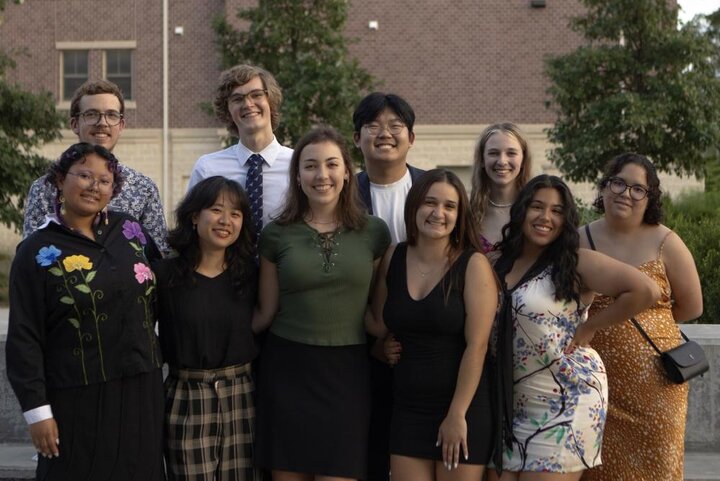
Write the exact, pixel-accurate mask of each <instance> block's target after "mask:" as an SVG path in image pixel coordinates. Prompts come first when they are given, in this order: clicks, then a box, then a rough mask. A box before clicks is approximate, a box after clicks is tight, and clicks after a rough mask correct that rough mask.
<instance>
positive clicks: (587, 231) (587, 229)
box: [585, 224, 597, 251]
mask: <svg viewBox="0 0 720 481" xmlns="http://www.w3.org/2000/svg"><path fill="white" fill-rule="evenodd" d="M585 235H587V238H588V243H590V248H591V249H592V250H594V251H596V250H597V249H596V248H595V242H594V241H593V238H592V235H590V224H585Z"/></svg>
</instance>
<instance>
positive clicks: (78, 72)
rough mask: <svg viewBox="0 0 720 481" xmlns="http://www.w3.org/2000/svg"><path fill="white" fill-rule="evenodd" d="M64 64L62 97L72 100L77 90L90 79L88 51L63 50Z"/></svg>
mask: <svg viewBox="0 0 720 481" xmlns="http://www.w3.org/2000/svg"><path fill="white" fill-rule="evenodd" d="M62 65H63V67H62V69H63V70H62V71H63V74H62V99H63V100H70V99H71V98H72V95H73V93H74V92H75V90H76V89H77V88H78V87H79V86H80V85H82V84H83V82H85V81H86V80H87V79H88V51H87V50H65V51H63V52H62Z"/></svg>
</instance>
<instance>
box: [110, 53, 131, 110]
mask: <svg viewBox="0 0 720 481" xmlns="http://www.w3.org/2000/svg"><path fill="white" fill-rule="evenodd" d="M105 78H107V79H108V80H109V81H111V82H114V83H115V84H116V85H117V86H118V87H120V91H122V93H123V96H124V97H125V100H133V94H132V50H106V51H105Z"/></svg>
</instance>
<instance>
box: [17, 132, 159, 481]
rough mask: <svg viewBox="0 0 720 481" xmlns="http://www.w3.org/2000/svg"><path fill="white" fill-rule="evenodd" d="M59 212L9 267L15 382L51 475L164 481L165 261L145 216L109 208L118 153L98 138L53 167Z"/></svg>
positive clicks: (44, 471) (44, 473)
mask: <svg viewBox="0 0 720 481" xmlns="http://www.w3.org/2000/svg"><path fill="white" fill-rule="evenodd" d="M47 178H48V181H49V182H53V183H54V184H55V185H56V186H57V187H58V198H57V208H56V213H55V215H53V216H50V217H48V219H47V221H46V222H45V224H44V225H43V226H42V227H41V228H40V229H38V231H36V232H35V233H33V234H32V235H31V236H29V237H28V238H27V239H25V240H24V241H23V242H21V243H20V245H19V246H18V250H17V255H16V256H15V259H14V260H13V265H12V270H11V274H10V323H9V328H8V337H7V370H8V378H9V379H10V382H11V384H12V387H13V389H14V391H15V394H16V395H17V398H18V400H19V401H20V406H21V407H22V410H23V412H24V416H25V418H26V420H27V422H28V424H29V425H30V434H31V437H32V441H33V444H34V445H35V448H36V449H37V450H38V452H39V453H40V454H41V455H42V456H41V457H40V460H39V462H38V467H37V477H38V479H44V480H56V479H57V480H60V479H62V480H65V479H83V480H97V481H101V480H102V481H106V480H118V481H120V480H123V481H124V480H161V479H164V473H163V465H162V444H161V433H162V409H163V397H162V373H161V369H160V366H161V364H162V361H161V359H160V350H159V346H158V342H157V339H156V337H155V330H154V328H155V324H154V319H155V315H154V307H153V304H154V296H155V292H154V290H155V279H154V276H153V273H152V271H151V270H150V267H149V260H150V259H152V258H155V257H159V253H158V250H157V248H156V247H155V245H154V244H153V241H152V239H151V238H150V236H148V235H147V233H145V232H144V231H143V229H142V228H141V227H140V225H139V224H138V222H137V221H136V220H135V219H133V218H131V217H129V216H127V215H126V214H122V213H118V212H112V211H111V212H108V211H107V210H105V207H106V206H107V204H108V202H109V201H110V199H111V198H112V197H113V196H115V195H117V193H118V192H120V188H121V186H122V183H123V176H122V172H121V171H120V169H119V167H118V164H117V159H116V158H115V157H114V156H113V155H112V154H111V153H110V152H109V151H108V150H106V149H105V148H103V147H100V146H95V145H92V144H87V143H80V144H75V145H73V146H71V147H70V148H68V149H67V150H66V151H65V152H64V153H63V154H62V155H61V156H60V159H59V160H58V161H57V162H55V163H53V164H52V165H51V167H50V169H49V172H48V176H47Z"/></svg>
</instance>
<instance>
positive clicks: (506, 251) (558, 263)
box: [495, 174, 580, 303]
mask: <svg viewBox="0 0 720 481" xmlns="http://www.w3.org/2000/svg"><path fill="white" fill-rule="evenodd" d="M548 188H549V189H555V190H556V191H557V192H558V193H559V194H560V198H561V200H562V204H563V209H562V210H563V218H564V220H565V221H564V222H563V227H562V231H561V232H560V235H559V236H558V237H557V239H555V240H554V241H553V242H552V244H550V245H548V246H547V247H546V248H545V250H544V251H543V253H542V255H541V256H540V259H538V262H540V263H542V264H543V265H551V266H552V271H551V278H552V283H553V286H554V287H555V299H556V300H558V301H559V300H568V301H570V300H573V301H575V302H577V303H579V300H580V297H579V291H580V276H579V275H578V273H577V263H578V248H579V247H580V235H579V234H578V232H577V229H578V225H579V223H580V216H579V215H578V211H577V207H576V206H575V199H573V196H572V192H570V189H569V188H568V186H567V184H565V182H563V181H562V179H560V178H559V177H556V176H554V175H547V174H542V175H538V176H537V177H535V178H534V179H532V180H530V182H528V183H527V185H525V187H523V189H522V190H521V191H520V193H519V194H518V198H517V200H516V201H515V203H514V204H513V206H512V207H511V208H510V222H508V223H507V224H505V226H504V227H503V229H502V234H503V238H502V241H501V242H500V244H499V250H500V252H501V255H500V259H498V261H497V263H496V264H495V268H496V270H497V273H498V276H500V279H504V278H505V276H506V275H507V273H508V272H510V270H511V269H512V266H513V263H514V262H515V260H517V258H518V257H520V255H521V254H522V252H523V246H524V243H525V236H524V234H523V224H524V223H525V217H526V215H527V210H528V207H529V206H530V203H531V202H532V200H533V197H534V196H535V193H536V192H537V191H538V190H540V189H548Z"/></svg>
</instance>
